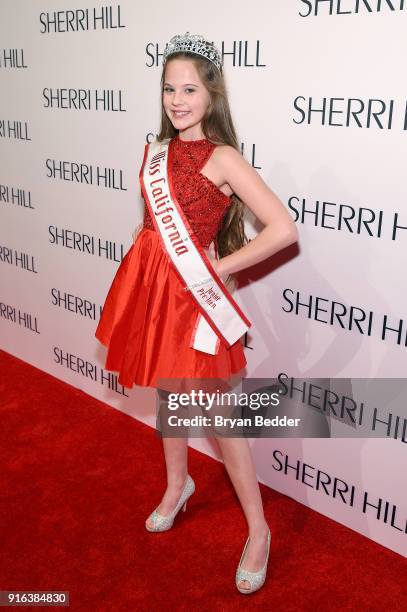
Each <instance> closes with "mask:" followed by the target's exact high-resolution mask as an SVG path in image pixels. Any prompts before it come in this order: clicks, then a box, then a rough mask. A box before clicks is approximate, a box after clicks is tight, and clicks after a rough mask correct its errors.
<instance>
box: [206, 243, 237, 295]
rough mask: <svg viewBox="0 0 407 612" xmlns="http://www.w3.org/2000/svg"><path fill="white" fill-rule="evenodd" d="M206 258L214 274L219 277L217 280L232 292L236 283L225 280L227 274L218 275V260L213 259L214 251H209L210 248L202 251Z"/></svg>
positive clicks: (233, 280)
mask: <svg viewBox="0 0 407 612" xmlns="http://www.w3.org/2000/svg"><path fill="white" fill-rule="evenodd" d="M204 251H205V253H206V256H207V258H208V259H209V261H210V263H211V265H212V267H213V269H214V270H215V272H216V274H217V275H218V276H219V278H220V279H221V281H222V282H223V284H224V285H225V286H226V288H227V289H228V290H229V291H230V292H232V291H234V289H235V288H236V283H235V279H234V278H233V276H232V278H231V279H229V280H227V278H228V276H229V275H228V274H222V273H221V274H219V265H220V260H219V259H215V251H214V250H213V251H211V248H209V249H204Z"/></svg>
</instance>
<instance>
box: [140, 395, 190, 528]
mask: <svg viewBox="0 0 407 612" xmlns="http://www.w3.org/2000/svg"><path fill="white" fill-rule="evenodd" d="M157 391H158V393H159V395H160V396H161V401H164V400H163V398H164V397H165V392H163V391H162V390H161V389H160V390H157ZM162 440H163V447H164V456H165V464H166V469H167V489H166V491H165V493H164V496H163V498H162V500H161V503H160V505H159V506H158V508H157V511H158V513H159V514H161V515H162V516H167V515H168V514H170V512H171V511H172V510H174V508H175V506H176V504H177V501H178V500H179V497H180V495H181V493H182V490H183V488H184V484H185V479H186V477H187V473H188V438H187V436H185V437H182V438H166V437H163V438H162ZM146 524H147V525H148V526H149V527H153V520H152V519H147V521H146Z"/></svg>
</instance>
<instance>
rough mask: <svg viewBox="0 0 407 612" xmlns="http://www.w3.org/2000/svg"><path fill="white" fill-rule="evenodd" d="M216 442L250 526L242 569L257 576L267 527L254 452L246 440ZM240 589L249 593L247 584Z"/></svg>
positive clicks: (234, 439) (231, 439) (246, 582)
mask: <svg viewBox="0 0 407 612" xmlns="http://www.w3.org/2000/svg"><path fill="white" fill-rule="evenodd" d="M216 440H217V441H218V444H219V447H220V449H221V451H222V455H223V460H224V463H225V468H226V471H227V472H228V474H229V477H230V479H231V481H232V484H233V486H234V488H235V491H236V494H237V496H238V498H239V501H240V503H241V505H242V509H243V512H244V515H245V517H246V520H247V524H248V530H249V533H248V535H249V536H250V540H249V543H248V545H247V549H246V555H245V560H244V562H243V564H242V567H243V568H244V569H246V570H248V571H251V572H257V571H259V570H260V569H261V568H262V567H263V565H264V562H265V560H266V554H267V534H268V526H267V523H266V519H265V517H264V512H263V502H262V499H261V493H260V488H259V483H258V481H257V476H256V470H255V466H254V462H253V457H252V452H251V448H250V446H249V443H248V441H247V439H246V438H220V437H216ZM243 544H244V543H243ZM242 549H243V546H242ZM239 586H241V587H242V588H243V589H247V590H250V583H249V582H248V581H247V580H241V581H240V583H239Z"/></svg>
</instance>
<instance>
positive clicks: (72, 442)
mask: <svg viewBox="0 0 407 612" xmlns="http://www.w3.org/2000/svg"><path fill="white" fill-rule="evenodd" d="M0 367H1V373H2V377H1V383H0V389H1V407H0V410H1V434H0V435H1V451H0V452H1V468H2V469H1V480H0V484H1V502H0V504H1V505H0V517H1V536H2V537H1V540H2V541H1V552H0V559H1V561H0V590H64V591H69V592H70V601H71V604H70V607H69V609H70V610H74V611H76V610H87V611H92V612H93V611H99V610H101V611H102V610H103V611H119V610H126V611H127V610H128V611H135V610H137V611H139V610H140V611H144V610H145V611H147V610H148V611H151V610H208V611H209V610H210V611H223V610H257V609H259V610H266V611H269V610H270V611H271V610H273V611H276V612H280V611H281V612H291V611H293V612H294V611H295V612H301V611H308V610H310V611H311V610H314V609H317V610H318V611H319V612H327V611H330V610H355V611H356V610H358V611H359V610H369V612H373V611H378V610H381V611H382V610H391V612H395V611H396V610H402V609H403V610H404V609H406V606H407V596H406V576H407V574H406V561H405V559H404V558H403V557H402V556H400V555H398V554H396V553H393V552H391V551H390V550H388V549H386V548H384V547H383V546H380V545H378V544H375V543H374V542H372V541H370V540H369V539H368V538H366V537H364V536H362V535H359V534H357V533H355V532H353V531H351V530H350V529H347V528H346V527H343V526H342V525H339V524H338V523H336V522H334V521H332V520H330V519H329V518H326V517H324V516H322V515H320V514H318V513H316V512H313V511H312V510H309V509H307V508H306V507H304V506H302V505H301V504H299V503H297V502H295V501H294V500H292V499H290V498H288V497H286V496H284V495H281V494H279V493H277V492H275V491H272V490H270V489H268V488H266V487H263V486H262V485H261V486H262V493H263V500H264V503H265V514H266V518H267V520H268V522H269V524H270V525H271V528H272V546H271V549H270V561H269V572H268V578H267V582H266V584H265V586H264V587H263V588H262V589H261V590H260V591H259V592H257V593H255V594H253V595H241V594H240V593H238V591H237V590H236V588H235V586H234V575H235V570H236V565H237V563H238V561H239V559H240V555H241V552H242V548H243V545H244V543H245V539H246V526H245V519H244V516H243V514H242V511H241V508H240V505H239V503H238V501H237V498H236V497H235V493H234V490H233V487H232V485H231V483H230V481H229V478H228V476H227V473H226V471H225V470H224V467H223V464H221V463H218V462H216V461H214V460H212V459H211V458H209V457H207V456H206V455H203V454H201V453H199V452H197V451H195V450H193V449H189V453H190V455H189V457H190V467H189V471H190V473H191V475H192V476H193V478H194V480H195V482H196V492H195V494H194V495H193V496H192V498H191V500H190V501H189V502H188V507H187V511H186V513H185V514H184V513H181V516H178V517H177V518H176V520H175V523H174V527H173V528H172V529H171V530H170V531H167V532H165V533H161V534H154V533H148V532H147V531H146V530H145V528H144V521H145V519H146V517H147V516H148V514H149V513H150V512H151V511H152V510H153V508H154V507H155V506H156V505H157V504H158V503H159V501H160V498H161V495H162V493H163V492H164V488H165V471H164V463H163V454H162V443H161V440H160V439H159V438H158V437H157V436H156V434H155V432H154V430H153V429H152V428H150V427H147V426H146V425H144V424H142V423H139V422H138V421H136V420H135V419H132V418H131V417H129V416H127V415H125V414H123V413H121V412H119V411H117V410H115V409H113V408H111V407H109V406H107V405H105V404H103V403H101V402H99V401H97V400H95V399H92V398H91V397H90V396H88V395H86V394H85V393H83V392H82V391H79V390H77V389H75V388H73V387H71V386H69V385H67V384H65V383H63V382H61V381H59V380H57V379H56V378H53V377H52V376H49V375H48V374H46V373H44V372H41V371H40V370H38V369H36V368H33V367H31V366H29V365H27V364H25V363H24V362H22V361H21V360H19V359H16V358H14V357H12V356H11V355H8V354H7V353H5V352H1V351H0ZM23 609H33V610H34V609H38V608H34V607H31V608H28V607H25V608H23ZM48 609H51V608H48ZM52 609H55V608H52ZM58 609H61V608H58ZM62 609H63V608H62Z"/></svg>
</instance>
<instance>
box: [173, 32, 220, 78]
mask: <svg viewBox="0 0 407 612" xmlns="http://www.w3.org/2000/svg"><path fill="white" fill-rule="evenodd" d="M178 51H189V52H190V53H196V54H197V55H202V57H206V59H208V60H209V61H210V62H212V63H213V64H215V66H216V67H217V69H218V70H219V71H220V72H222V62H221V59H220V53H219V51H218V50H217V48H216V47H215V45H214V44H213V42H208V41H207V40H205V38H204V37H203V36H201V35H200V34H190V33H189V32H185V34H182V35H181V34H177V35H176V36H173V37H172V38H171V40H170V42H167V44H166V45H165V49H164V53H163V64H165V62H166V61H167V57H168V56H169V55H171V54H172V53H177V52H178Z"/></svg>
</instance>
